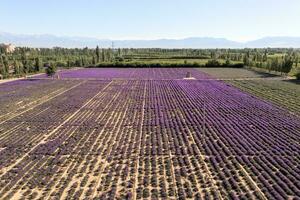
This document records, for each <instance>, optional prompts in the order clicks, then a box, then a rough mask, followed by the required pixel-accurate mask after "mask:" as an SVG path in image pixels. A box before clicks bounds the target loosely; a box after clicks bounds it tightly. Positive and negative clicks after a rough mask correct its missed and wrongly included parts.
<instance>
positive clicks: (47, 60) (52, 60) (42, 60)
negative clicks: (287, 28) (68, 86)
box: [0, 46, 300, 78]
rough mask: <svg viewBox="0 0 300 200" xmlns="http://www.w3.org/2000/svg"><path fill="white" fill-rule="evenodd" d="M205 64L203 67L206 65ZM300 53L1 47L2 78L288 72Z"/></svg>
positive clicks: (267, 49)
mask: <svg viewBox="0 0 300 200" xmlns="http://www.w3.org/2000/svg"><path fill="white" fill-rule="evenodd" d="M202 61H203V62H204V63H205V64H203V62H202ZM299 62H300V50H299V49H286V48H265V49H159V48H144V49H142V48H141V49H132V48H124V49H104V48H100V47H98V46H97V47H96V48H94V49H91V48H73V49H68V48H59V47H55V48H28V47H19V48H16V50H15V51H14V52H13V53H6V51H5V49H4V48H3V47H1V48H0V74H1V77H3V78H5V77H10V76H24V75H27V74H33V73H39V72H44V71H45V69H47V68H48V67H49V66H51V67H53V68H54V69H55V68H71V67H88V66H98V67H113V66H120V67H132V66H133V67H166V66H167V67H243V66H246V67H255V68H262V69H266V70H269V71H277V72H281V73H289V72H290V70H291V69H292V68H293V67H294V68H296V69H298V68H299Z"/></svg>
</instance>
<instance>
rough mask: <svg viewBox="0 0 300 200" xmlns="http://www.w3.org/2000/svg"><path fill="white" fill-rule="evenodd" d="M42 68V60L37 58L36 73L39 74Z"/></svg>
mask: <svg viewBox="0 0 300 200" xmlns="http://www.w3.org/2000/svg"><path fill="white" fill-rule="evenodd" d="M41 68H42V64H41V61H40V58H39V57H37V58H35V64H34V70H35V71H36V72H39V71H40V70H41Z"/></svg>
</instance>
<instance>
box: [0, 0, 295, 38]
mask: <svg viewBox="0 0 300 200" xmlns="http://www.w3.org/2000/svg"><path fill="white" fill-rule="evenodd" d="M0 5H1V8H2V11H1V13H0V18H1V19H5V20H2V23H1V28H0V31H1V32H7V33H12V34H25V35H44V34H49V35H55V36H63V37H90V38H97V39H111V40H128V39H130V40H155V39H183V38H190V37H210V38H211V37H212V38H226V39H228V40H232V41H237V42H247V41H251V40H256V39H260V38H263V37H271V36H276V37H277V36H288V37H299V36H300V27H299V26H297V21H299V20H300V16H299V14H298V8H299V7H300V1H298V0H290V1H288V2H286V1H276V2H274V0H226V1H217V0H204V1H197V0H187V1H180V0H165V1H159V0H153V1H138V0H131V1H127V2H123V1H117V0H112V1H105V0H98V1H97V0H91V1H88V2H87V1H83V0H77V1H75V0H72V1H71V0H65V1H58V0H53V1H37V0H28V1H17V0H11V1H6V2H1V3H0ZM270 5H272V6H270ZM12 11H13V12H12ZM12 15H13V16H12Z"/></svg>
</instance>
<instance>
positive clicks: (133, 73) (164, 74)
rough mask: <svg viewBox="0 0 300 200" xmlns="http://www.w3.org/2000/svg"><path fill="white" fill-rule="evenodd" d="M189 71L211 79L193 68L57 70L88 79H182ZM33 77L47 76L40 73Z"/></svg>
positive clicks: (71, 76)
mask: <svg viewBox="0 0 300 200" xmlns="http://www.w3.org/2000/svg"><path fill="white" fill-rule="evenodd" d="M187 73H191V76H192V77H193V78H195V79H211V77H210V76H209V75H207V74H204V73H201V72H199V70H196V69H193V68H84V69H78V70H64V71H60V72H57V74H58V75H59V77H60V78H90V79H138V80H144V79H153V80H161V79H169V80H170V79H183V78H185V77H186V76H187ZM35 78H47V76H46V75H45V74H44V75H40V76H36V77H35Z"/></svg>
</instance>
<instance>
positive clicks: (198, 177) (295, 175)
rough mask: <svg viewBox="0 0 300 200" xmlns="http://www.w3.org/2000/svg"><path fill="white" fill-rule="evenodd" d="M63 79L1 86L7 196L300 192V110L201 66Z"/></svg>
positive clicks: (276, 195)
mask: <svg viewBox="0 0 300 200" xmlns="http://www.w3.org/2000/svg"><path fill="white" fill-rule="evenodd" d="M187 72H191V74H192V76H193V77H194V79H190V80H185V79H184V77H185V76H186V74H187ZM59 77H60V79H51V78H47V77H46V76H44V75H41V76H38V77H35V78H32V79H28V80H19V81H14V82H10V83H4V84H0V105H1V107H0V199H295V200H296V199H300V181H299V180H300V143H299V141H300V116H299V115H298V114H297V113H300V112H299V111H298V112H294V113H291V112H290V111H289V110H287V109H285V108H283V107H280V106H278V105H277V104H273V103H271V102H269V101H268V100H266V99H265V98H264V99H260V98H259V97H256V96H254V95H252V94H249V93H246V92H242V90H240V89H238V88H236V87H234V86H232V85H229V83H225V82H222V81H220V80H216V79H214V77H213V76H211V75H208V74H206V73H204V72H201V71H199V70H196V69H188V68H186V69H181V68H173V69H166V68H165V69H153V68H152V69H134V68H132V69H110V68H107V69H78V70H69V71H67V70H66V71H61V72H59ZM295 113H296V114H295Z"/></svg>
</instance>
